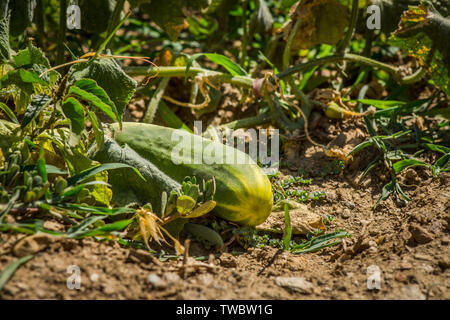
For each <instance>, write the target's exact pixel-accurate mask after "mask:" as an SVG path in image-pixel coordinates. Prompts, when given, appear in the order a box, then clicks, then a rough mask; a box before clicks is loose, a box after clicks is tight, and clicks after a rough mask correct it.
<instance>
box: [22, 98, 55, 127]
mask: <svg viewBox="0 0 450 320" xmlns="http://www.w3.org/2000/svg"><path fill="white" fill-rule="evenodd" d="M50 100H51V98H50V97H49V96H48V95H46V94H37V95H34V96H33V98H32V99H31V103H30V105H28V108H27V111H25V115H24V117H23V119H22V123H21V127H22V129H23V128H25V127H26V126H27V125H28V124H29V123H30V122H31V121H32V120H34V119H35V118H36V117H37V116H38V115H39V113H40V112H41V111H42V110H43V109H44V107H45V106H46V105H47V104H48V103H49V101H50Z"/></svg>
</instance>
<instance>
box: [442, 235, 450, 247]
mask: <svg viewBox="0 0 450 320" xmlns="http://www.w3.org/2000/svg"><path fill="white" fill-rule="evenodd" d="M449 243H450V238H447V237H445V238H442V239H441V244H442V245H444V246H446V245H448V244H449Z"/></svg>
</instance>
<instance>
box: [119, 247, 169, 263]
mask: <svg viewBox="0 0 450 320" xmlns="http://www.w3.org/2000/svg"><path fill="white" fill-rule="evenodd" d="M127 260H128V261H132V262H142V263H146V264H150V263H153V264H156V265H158V266H162V265H163V264H162V262H161V261H160V260H159V259H158V258H157V257H155V256H153V255H152V254H151V253H149V252H147V251H144V250H142V249H130V253H129V255H128V258H127Z"/></svg>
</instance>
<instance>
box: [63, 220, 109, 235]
mask: <svg viewBox="0 0 450 320" xmlns="http://www.w3.org/2000/svg"><path fill="white" fill-rule="evenodd" d="M105 218H106V216H91V217H89V218H86V219H84V220H83V221H81V223H80V224H78V225H76V226H73V227H71V228H69V230H67V237H68V238H76V237H78V236H81V235H83V234H86V233H88V232H90V231H91V230H89V226H90V225H92V224H94V223H95V222H97V221H99V220H103V219H105Z"/></svg>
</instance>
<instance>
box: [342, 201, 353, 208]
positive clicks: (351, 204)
mask: <svg viewBox="0 0 450 320" xmlns="http://www.w3.org/2000/svg"><path fill="white" fill-rule="evenodd" d="M343 203H344V205H345V206H346V207H347V208H349V209H351V210H353V209H355V207H356V205H355V203H354V202H353V201H344V202H343Z"/></svg>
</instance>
